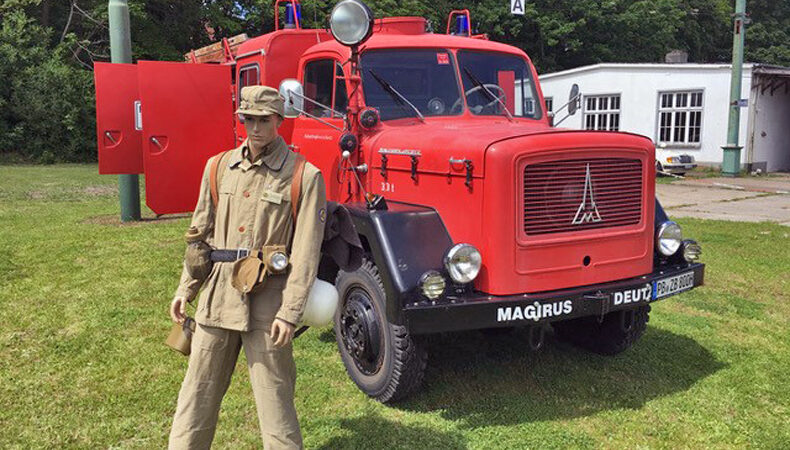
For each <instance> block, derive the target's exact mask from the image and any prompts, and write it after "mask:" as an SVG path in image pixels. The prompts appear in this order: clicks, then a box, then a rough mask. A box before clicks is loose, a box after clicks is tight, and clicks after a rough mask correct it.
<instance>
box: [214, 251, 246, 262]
mask: <svg viewBox="0 0 790 450" xmlns="http://www.w3.org/2000/svg"><path fill="white" fill-rule="evenodd" d="M250 253H252V252H250V249H248V248H222V249H218V250H212V251H211V256H210V258H211V261H213V262H234V261H237V260H239V259H241V258H246V257H247V256H249V255H250Z"/></svg>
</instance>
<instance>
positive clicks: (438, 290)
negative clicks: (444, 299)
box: [420, 270, 446, 300]
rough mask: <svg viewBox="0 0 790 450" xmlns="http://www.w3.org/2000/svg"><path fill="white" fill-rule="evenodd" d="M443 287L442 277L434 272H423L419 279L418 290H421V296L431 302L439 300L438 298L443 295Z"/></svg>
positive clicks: (444, 284)
mask: <svg viewBox="0 0 790 450" xmlns="http://www.w3.org/2000/svg"><path fill="white" fill-rule="evenodd" d="M445 286H446V283H445V282H444V277H443V276H442V274H440V273H439V272H437V271H435V270H429V271H427V272H425V273H424V274H422V277H421V278H420V289H422V295H424V296H426V297H428V298H429V299H431V300H435V299H437V298H439V296H441V295H442V294H443V293H444V288H445Z"/></svg>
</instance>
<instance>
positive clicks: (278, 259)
mask: <svg viewBox="0 0 790 450" xmlns="http://www.w3.org/2000/svg"><path fill="white" fill-rule="evenodd" d="M269 267H271V268H272V270H273V271H275V272H282V271H283V270H285V269H286V268H287V267H288V257H287V256H285V253H282V252H276V253H273V254H272V256H271V258H270V259H269Z"/></svg>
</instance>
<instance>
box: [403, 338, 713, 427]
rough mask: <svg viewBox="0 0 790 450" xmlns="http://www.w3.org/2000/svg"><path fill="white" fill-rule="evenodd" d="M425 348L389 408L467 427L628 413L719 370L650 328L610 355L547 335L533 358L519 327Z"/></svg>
mask: <svg viewBox="0 0 790 450" xmlns="http://www.w3.org/2000/svg"><path fill="white" fill-rule="evenodd" d="M425 344H426V348H427V350H428V352H429V355H430V356H429V360H428V369H427V372H426V383H425V386H423V388H422V390H421V391H420V392H417V393H415V394H413V395H412V397H410V398H409V399H407V400H405V401H404V402H402V403H398V404H395V405H394V407H396V408H400V409H404V410H409V411H417V412H431V411H440V412H441V415H442V416H443V417H445V418H446V419H449V420H454V421H460V422H461V423H463V424H464V425H465V426H468V427H477V426H485V425H508V424H516V423H525V422H536V421H545V420H555V419H566V418H574V417H581V416H588V415H591V414H595V413H597V412H599V411H605V410H617V409H636V408H640V407H642V406H643V405H644V404H645V403H646V402H648V401H650V400H652V399H656V398H660V397H663V396H667V395H671V394H674V393H677V392H682V391H685V390H687V389H689V388H690V387H691V386H693V385H694V384H695V383H697V382H698V381H700V380H702V379H703V378H705V377H707V376H710V375H711V374H713V373H715V372H716V371H718V370H720V369H722V368H723V367H725V364H723V363H722V362H720V361H718V360H716V359H715V357H714V356H713V355H712V354H711V353H710V352H709V351H708V350H707V349H705V348H704V347H702V346H701V345H699V344H698V343H697V342H696V341H694V340H693V339H690V338H688V337H686V336H681V335H678V334H675V333H672V332H670V331H667V330H662V329H657V328H655V327H648V329H647V331H646V333H645V335H644V336H643V337H642V339H641V340H640V341H639V342H637V343H636V345H635V346H634V347H633V348H631V349H629V350H627V351H626V352H624V353H622V354H620V355H618V356H615V357H605V356H599V355H594V354H590V353H587V352H584V351H581V350H577V349H576V348H574V347H572V346H570V345H567V344H564V343H561V342H558V341H557V340H556V339H555V338H554V337H553V336H550V335H547V337H546V346H545V347H544V349H543V350H541V351H539V352H537V353H534V352H531V351H530V350H529V347H528V345H527V331H526V330H525V329H517V330H515V331H514V332H513V333H511V334H509V335H505V336H496V337H486V336H484V335H482V333H474V332H472V333H458V334H455V333H453V334H443V335H438V336H434V337H432V338H429V340H427V341H426V342H425Z"/></svg>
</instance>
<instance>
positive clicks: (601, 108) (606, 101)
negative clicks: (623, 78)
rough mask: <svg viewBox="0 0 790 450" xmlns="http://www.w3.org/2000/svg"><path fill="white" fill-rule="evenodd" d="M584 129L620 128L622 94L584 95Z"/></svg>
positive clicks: (606, 129)
mask: <svg viewBox="0 0 790 450" xmlns="http://www.w3.org/2000/svg"><path fill="white" fill-rule="evenodd" d="M584 129H585V130H601V131H619V130H620V94H616V95H594V96H586V97H584Z"/></svg>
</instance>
